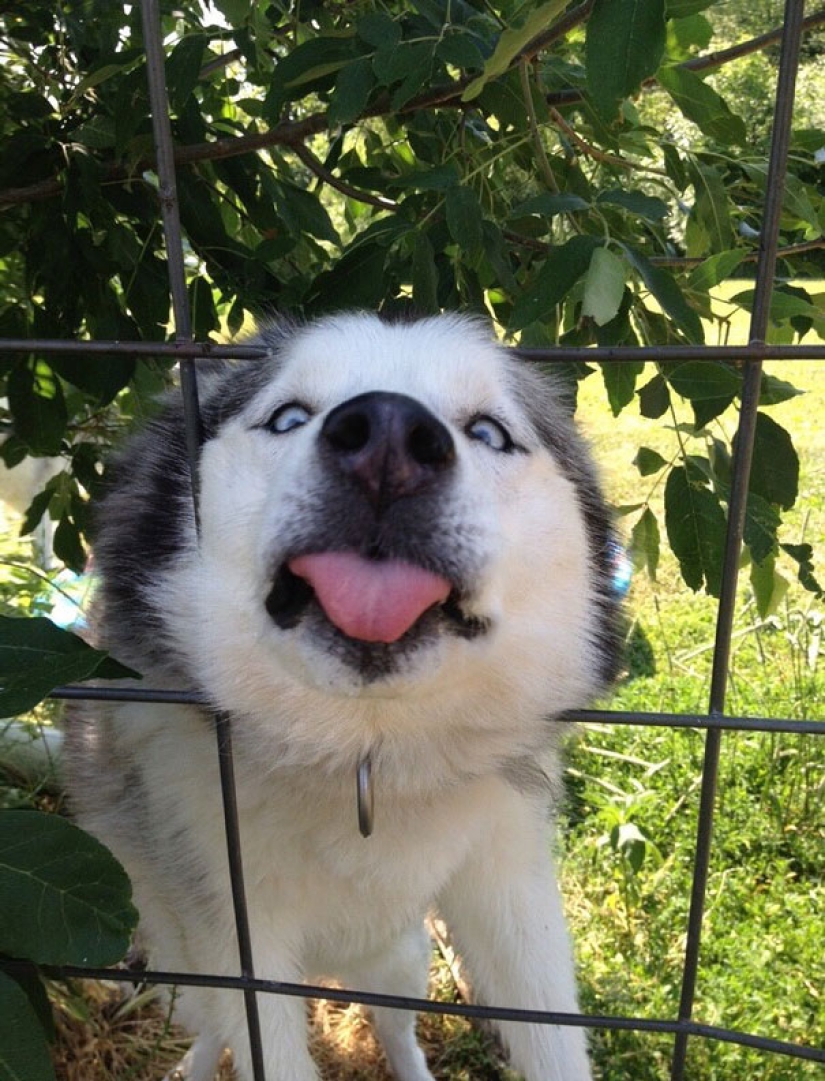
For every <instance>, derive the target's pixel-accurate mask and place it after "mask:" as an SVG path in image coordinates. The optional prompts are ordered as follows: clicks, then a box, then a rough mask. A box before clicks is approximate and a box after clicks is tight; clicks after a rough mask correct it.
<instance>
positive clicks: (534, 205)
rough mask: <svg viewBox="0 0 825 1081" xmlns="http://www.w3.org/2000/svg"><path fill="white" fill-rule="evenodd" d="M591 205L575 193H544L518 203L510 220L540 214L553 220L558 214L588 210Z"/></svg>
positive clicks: (510, 214) (511, 212)
mask: <svg viewBox="0 0 825 1081" xmlns="http://www.w3.org/2000/svg"><path fill="white" fill-rule="evenodd" d="M589 206H590V204H589V203H588V202H587V200H585V199H582V197H581V196H580V195H576V194H575V193H574V192H570V191H562V192H549V191H548V192H543V193H542V194H541V195H534V196H532V197H531V198H530V199H527V200H525V201H524V202H523V203H518V204H517V205H516V206H514V207H513V209H512V210H511V211H510V213H509V215H508V216H509V218H510V219H511V220H512V219H513V218H524V217H526V216H527V215H528V214H539V215H541V216H542V217H544V218H552V217H554V216H555V215H556V214H569V213H571V211H574V210H587V209H588V207H589Z"/></svg>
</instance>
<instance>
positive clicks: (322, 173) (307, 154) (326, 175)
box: [291, 143, 398, 210]
mask: <svg viewBox="0 0 825 1081" xmlns="http://www.w3.org/2000/svg"><path fill="white" fill-rule="evenodd" d="M291 149H292V151H293V153H294V154H295V155H296V157H298V158H299V159H300V160H301V161H302V162H303V163H304V165H306V167H307V168H308V169H309V170H310V171H311V172H313V173H314V174H315V175H316V176H317V177H318V179H319V180H322V181H323V182H324V183H325V184H329V186H330V187H331V188H335V190H336V191H340V192H341V194H342V195H346V196H347V198H349V199H356V200H357V201H358V202H359V203H366V204H367V205H368V206H377V207H378V208H379V210H398V203H396V202H394V201H393V200H392V199H387V198H385V197H384V196H383V195H372V194H371V193H370V192H366V191H361V190H360V189H359V188H354V187H352V185H351V184H347V183H346V182H345V181H343V180H339V179H338V177H337V176H335V175H334V173H331V172H330V171H329V169H327V168H326V167H325V166H324V165H323V163H322V162H320V161H319V160H318V159H317V158H316V157H315V155H314V154H313V153H312V151H311V150H310V149H309V148H308V147H307V146H305V145H304V143H296V144H295V145H294V146H293V147H292V148H291Z"/></svg>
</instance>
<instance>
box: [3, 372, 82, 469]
mask: <svg viewBox="0 0 825 1081" xmlns="http://www.w3.org/2000/svg"><path fill="white" fill-rule="evenodd" d="M6 394H7V396H8V401H9V408H10V410H11V412H12V416H13V417H14V431H15V435H16V436H17V437H18V438H19V439H21V440H22V441H23V442H24V443H25V444H26V446H27V447H28V448H29V450H30V451H31V452H32V453H33V454H38V455H47V456H55V455H58V454H60V451H61V449H62V446H63V436H64V434H65V432H66V424H67V422H68V419H69V415H68V410H67V408H66V400H65V397H64V395H63V388H62V387H61V385H60V381H59V380H58V379H57V377H56V376H55V374H54V371H53V370H52V369H51V368H50V367H49V366H48V365H47V364H46V363H45V362H44V361H34V362H27V363H25V364H20V365H18V366H17V367H16V368H15V369H14V371H12V372H11V374H10V375H9V378H8V382H7V385H6Z"/></svg>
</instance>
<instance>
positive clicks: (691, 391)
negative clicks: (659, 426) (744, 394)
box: [667, 360, 742, 402]
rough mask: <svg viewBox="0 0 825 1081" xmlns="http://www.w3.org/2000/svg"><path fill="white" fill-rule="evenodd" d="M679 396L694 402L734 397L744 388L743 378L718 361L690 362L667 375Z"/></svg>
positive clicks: (675, 368)
mask: <svg viewBox="0 0 825 1081" xmlns="http://www.w3.org/2000/svg"><path fill="white" fill-rule="evenodd" d="M667 381H668V383H670V385H671V386H672V387H673V389H674V390H675V391H676V393H677V394H680V395H681V396H682V397H683V398H688V399H689V400H690V401H692V402H701V401H706V400H707V399H713V398H726V397H732V396H733V395H735V394H737V393H738V392H739V391H740V390H741V388H742V376H741V374H740V373H739V372H737V371H735V370H734V369H733V368H729V367H728V366H727V365H726V364H722V363H721V362H720V361H716V360H689V361H686V362H685V363H683V364H677V365H676V367H674V368H673V369H671V370H670V371H669V372H668V374H667Z"/></svg>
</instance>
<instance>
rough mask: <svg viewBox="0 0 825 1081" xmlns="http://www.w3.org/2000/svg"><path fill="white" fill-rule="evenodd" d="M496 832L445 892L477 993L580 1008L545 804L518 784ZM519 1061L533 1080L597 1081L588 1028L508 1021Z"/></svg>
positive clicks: (531, 1005) (523, 1004) (446, 909)
mask: <svg viewBox="0 0 825 1081" xmlns="http://www.w3.org/2000/svg"><path fill="white" fill-rule="evenodd" d="M502 797H503V799H502V804H501V805H499V807H498V811H499V812H500V813H495V810H494V814H493V816H491V819H490V830H489V833H487V834H485V836H484V838H483V842H482V843H481V844H480V845H478V846H477V847H476V848H475V850H474V851H473V852H472V853H471V855H470V856H469V857H468V858H467V860H466V861H465V863H464V864H463V866H462V867H461V868H460V870H459V872H458V873H457V874H456V875H455V876H454V878H453V879H452V880H451V882H450V883H449V885H448V887H447V888H446V889H445V890H444V891H443V893H442V895H441V896H440V898H439V907H440V909H441V912H442V915H443V916H444V918H445V919H446V921H447V924H448V926H449V927H450V930H451V932H452V934H453V936H454V938H455V941H456V945H457V947H458V949H459V952H460V953H461V954H462V956H463V958H464V959H465V960H466V962H467V966H468V969H469V974H470V979H471V982H472V985H473V987H474V990H475V994H476V995H477V997H478V999H479V1000H480V1001H482V1002H484V1003H485V1004H488V1005H491V1006H514V1007H517V1008H522V1009H533V1010H547V1011H552V1012H560V1013H577V1012H578V1000H577V996H576V987H575V978H574V972H573V956H572V949H571V946H570V940H569V937H568V934H567V928H566V925H565V922H564V914H563V912H562V905H561V897H560V895H559V891H558V887H557V885H556V880H555V873H554V870H553V865H552V860H551V856H550V841H549V838H548V837H547V833H546V817H545V816H544V814H543V813H542V811H541V809H539V808H536V807H533V806H531V805H530V802H529V801H528V800H525V799H524V798H523V797H521V796H519V795H518V794H517V793H515V792H513V791H506V792H504V793H502ZM500 1030H501V1034H502V1036H503V1038H504V1041H505V1043H506V1045H507V1047H508V1049H509V1053H510V1059H511V1061H512V1065H513V1066H514V1068H515V1069H516V1070H518V1071H519V1072H520V1073H522V1074H523V1075H524V1077H525V1078H526V1079H527V1081H591V1072H590V1066H589V1062H588V1056H587V1043H586V1036H585V1033H584V1032H583V1031H582V1029H580V1028H576V1027H569V1026H562V1025H534V1024H523V1023H519V1022H504V1023H501V1025H500Z"/></svg>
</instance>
